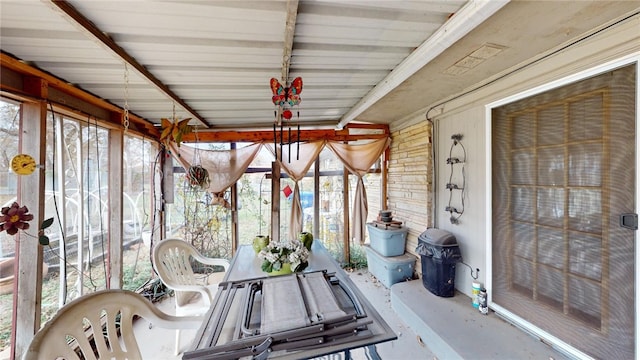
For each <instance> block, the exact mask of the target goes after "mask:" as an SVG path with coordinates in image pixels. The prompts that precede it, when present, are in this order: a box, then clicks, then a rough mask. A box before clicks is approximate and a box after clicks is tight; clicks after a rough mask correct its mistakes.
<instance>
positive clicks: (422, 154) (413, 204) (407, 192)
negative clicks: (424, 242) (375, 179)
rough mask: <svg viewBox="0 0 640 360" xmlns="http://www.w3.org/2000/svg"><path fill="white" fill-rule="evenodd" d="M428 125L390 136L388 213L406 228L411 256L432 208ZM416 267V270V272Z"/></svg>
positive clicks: (418, 125)
mask: <svg viewBox="0 0 640 360" xmlns="http://www.w3.org/2000/svg"><path fill="white" fill-rule="evenodd" d="M431 144H432V139H431V123H429V122H427V121H424V122H421V123H419V124H416V125H413V126H410V127H407V128H404V129H402V130H399V131H395V132H392V133H391V151H390V159H389V168H388V173H389V175H388V176H389V177H388V180H389V181H388V199H389V210H392V211H393V216H394V220H399V221H402V222H403V226H406V227H408V229H409V232H408V235H407V245H406V250H407V252H409V253H412V254H415V248H416V246H417V244H418V235H420V234H421V233H422V232H423V231H424V230H425V229H426V228H427V226H428V224H429V223H430V220H429V219H430V216H431V214H430V212H431V210H430V209H431V204H432V201H433V199H432V197H433V196H432V189H431V187H432V184H431V182H432V180H431V179H432V175H431V170H430V169H431V168H432V166H431ZM419 265H420V264H419V263H418V264H417V265H416V269H417V270H418V271H419V270H420V266H419Z"/></svg>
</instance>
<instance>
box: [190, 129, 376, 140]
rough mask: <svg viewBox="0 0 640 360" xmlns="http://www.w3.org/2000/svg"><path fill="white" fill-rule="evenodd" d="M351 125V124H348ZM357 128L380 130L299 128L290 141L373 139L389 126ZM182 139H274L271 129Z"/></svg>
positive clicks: (286, 134) (201, 133)
mask: <svg viewBox="0 0 640 360" xmlns="http://www.w3.org/2000/svg"><path fill="white" fill-rule="evenodd" d="M349 125H351V124H349ZM352 128H358V129H371V130H381V131H377V132H376V133H371V134H361V133H359V134H351V133H350V131H349V128H345V129H342V130H335V129H324V130H300V137H299V138H298V133H297V131H291V142H293V143H295V142H297V141H302V142H307V141H316V140H335V141H357V140H375V139H381V138H385V137H388V136H389V127H388V126H387V125H370V126H369V125H366V124H358V126H355V127H352ZM275 138H276V140H277V141H278V142H280V132H279V131H278V132H277V133H276V136H275ZM182 140H183V141H184V142H185V143H194V142H201V143H209V142H212V143H228V142H236V143H237V142H248V143H257V142H267V143H272V142H273V141H274V133H273V131H269V130H264V131H198V133H197V134H196V133H190V134H187V135H185V136H184V137H183V138H182ZM283 141H284V142H285V143H288V142H289V132H288V131H286V130H285V131H284V132H283Z"/></svg>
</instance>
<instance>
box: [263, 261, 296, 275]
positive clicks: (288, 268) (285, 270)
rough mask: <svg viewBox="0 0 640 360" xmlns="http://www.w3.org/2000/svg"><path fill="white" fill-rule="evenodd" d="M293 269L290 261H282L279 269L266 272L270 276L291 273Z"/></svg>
mask: <svg viewBox="0 0 640 360" xmlns="http://www.w3.org/2000/svg"><path fill="white" fill-rule="evenodd" d="M292 273H293V270H291V264H290V263H283V264H282V267H281V268H280V270H272V271H271V272H268V273H267V274H269V275H270V276H277V275H287V274H292Z"/></svg>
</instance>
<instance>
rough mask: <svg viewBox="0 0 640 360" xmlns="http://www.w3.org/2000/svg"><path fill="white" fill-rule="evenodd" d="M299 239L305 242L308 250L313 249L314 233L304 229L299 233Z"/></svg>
mask: <svg viewBox="0 0 640 360" xmlns="http://www.w3.org/2000/svg"><path fill="white" fill-rule="evenodd" d="M298 240H300V242H302V243H303V244H304V247H306V248H307V250H311V245H313V234H312V233H310V232H306V231H303V232H301V233H299V234H298Z"/></svg>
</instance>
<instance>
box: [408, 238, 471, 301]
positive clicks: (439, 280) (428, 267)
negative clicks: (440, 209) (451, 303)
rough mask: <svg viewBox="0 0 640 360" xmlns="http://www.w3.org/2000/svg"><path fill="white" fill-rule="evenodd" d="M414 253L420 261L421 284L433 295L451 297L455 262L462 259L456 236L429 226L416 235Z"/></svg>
mask: <svg viewBox="0 0 640 360" xmlns="http://www.w3.org/2000/svg"><path fill="white" fill-rule="evenodd" d="M416 253H417V254H418V255H420V260H421V263H422V284H423V285H424V287H425V288H426V289H427V290H429V291H431V292H432V293H433V294H434V295H437V296H442V297H452V296H453V295H454V292H455V280H456V263H457V262H458V261H460V260H461V259H462V255H461V254H460V247H458V242H457V240H456V237H455V236H454V235H453V234H451V233H450V232H448V231H445V230H440V229H435V228H430V229H427V230H426V231H425V232H423V233H422V234H420V236H418V246H417V247H416Z"/></svg>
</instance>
